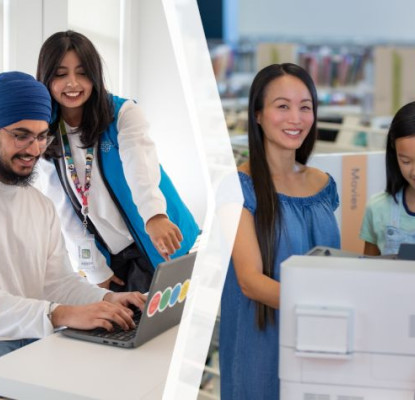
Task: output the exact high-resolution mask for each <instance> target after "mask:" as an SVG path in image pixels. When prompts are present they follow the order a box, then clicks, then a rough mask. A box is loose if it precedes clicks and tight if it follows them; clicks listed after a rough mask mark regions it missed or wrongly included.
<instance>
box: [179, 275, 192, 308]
mask: <svg viewBox="0 0 415 400" xmlns="http://www.w3.org/2000/svg"><path fill="white" fill-rule="evenodd" d="M189 285H190V279H187V280H185V281H184V282H183V285H182V288H181V290H180V294H179V303H181V302H182V301H184V299H185V298H186V296H187V292H188V291H189Z"/></svg>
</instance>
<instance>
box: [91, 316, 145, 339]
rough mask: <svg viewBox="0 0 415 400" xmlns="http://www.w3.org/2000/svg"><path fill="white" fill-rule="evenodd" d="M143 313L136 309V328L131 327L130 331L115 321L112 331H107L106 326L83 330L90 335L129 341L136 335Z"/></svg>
mask: <svg viewBox="0 0 415 400" xmlns="http://www.w3.org/2000/svg"><path fill="white" fill-rule="evenodd" d="M141 315H142V312H141V310H140V309H139V308H137V309H134V316H133V320H134V323H135V328H134V329H130V330H128V331H125V330H124V329H122V328H121V327H120V326H119V325H117V324H114V323H113V326H114V329H113V330H112V331H111V332H109V331H107V330H106V329H104V328H95V329H91V330H88V331H83V332H84V334H86V335H88V336H97V337H102V338H104V339H114V340H121V341H128V340H130V339H132V338H133V337H134V336H135V333H136V331H137V328H138V324H139V322H140V319H141Z"/></svg>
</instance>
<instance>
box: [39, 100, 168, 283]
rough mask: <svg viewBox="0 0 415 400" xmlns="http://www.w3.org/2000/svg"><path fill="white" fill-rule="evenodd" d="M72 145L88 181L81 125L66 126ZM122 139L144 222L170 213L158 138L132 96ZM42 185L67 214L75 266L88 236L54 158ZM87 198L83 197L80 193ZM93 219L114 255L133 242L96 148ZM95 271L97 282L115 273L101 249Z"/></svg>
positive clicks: (122, 119)
mask: <svg viewBox="0 0 415 400" xmlns="http://www.w3.org/2000/svg"><path fill="white" fill-rule="evenodd" d="M65 127H66V130H67V133H68V139H69V143H70V146H71V152H72V159H73V161H74V164H75V168H76V171H77V174H78V177H79V180H80V182H81V185H82V186H83V185H84V182H85V155H86V149H82V148H81V146H82V144H81V141H80V135H79V134H77V133H71V132H73V131H76V128H73V127H70V126H68V125H65ZM117 129H118V144H119V151H120V157H121V161H122V164H123V170H124V174H125V178H126V180H127V183H128V185H129V187H130V190H131V192H132V196H133V200H134V203H135V204H136V206H137V209H138V212H139V214H140V215H141V216H142V218H143V220H144V223H147V221H148V220H149V219H150V218H151V217H153V216H155V215H157V214H166V212H167V211H166V200H165V198H164V195H163V193H162V192H161V191H160V189H159V183H160V167H159V161H158V157H157V152H156V148H155V145H154V142H153V141H152V140H151V138H150V136H149V134H148V129H149V124H148V122H147V121H146V119H145V117H144V115H143V113H142V111H141V108H140V107H139V106H138V105H137V104H136V103H134V102H133V101H131V100H128V101H126V102H125V103H124V104H123V105H122V107H121V109H120V111H119V113H118V120H117ZM40 166H41V168H40V172H41V174H40V175H41V180H40V188H41V190H42V192H43V193H44V194H46V195H47V196H48V197H50V198H51V199H52V200H53V202H54V204H55V206H56V208H57V211H58V214H59V217H60V219H61V223H62V227H63V234H64V237H65V242H66V244H67V247H68V250H69V254H70V255H71V260H72V263H73V265H74V269H77V268H78V265H77V254H78V247H77V244H76V240H77V239H78V238H80V237H82V236H83V226H82V222H81V221H80V219H79V218H78V216H77V215H76V213H75V212H74V210H73V208H72V206H71V204H70V201H69V200H68V199H67V196H66V194H65V192H64V190H63V188H62V186H61V183H60V181H59V177H58V175H57V172H56V170H55V167H54V165H53V164H52V163H50V162H45V161H44V160H42V161H41V162H40ZM66 173H67V178H68V182H69V183H70V185H71V188H72V190H73V192H74V193H77V192H76V189H75V185H74V184H73V181H72V179H71V176H70V173H69V171H68V170H67V171H66ZM78 200H79V202H80V203H81V196H80V195H78ZM88 201H89V215H88V216H89V218H90V219H91V221H92V223H93V224H94V225H95V227H96V228H97V230H98V232H99V233H100V235H101V237H102V238H103V240H104V241H105V243H106V245H107V246H108V248H109V250H110V252H111V253H112V254H117V253H119V252H120V251H121V250H123V249H125V248H126V247H128V245H130V244H131V243H132V242H133V238H132V237H131V235H130V232H129V230H128V228H127V226H126V224H125V222H124V220H123V218H122V216H121V214H120V212H119V211H118V209H117V207H116V205H115V204H114V202H113V201H112V199H111V196H110V194H109V192H108V190H107V188H106V186H105V183H104V181H103V179H102V176H101V174H100V171H99V169H98V167H97V161H96V149H94V160H93V164H92V171H91V189H90V194H89V199H88ZM95 253H96V263H95V269H94V270H88V271H85V272H86V274H87V277H88V280H89V281H90V282H91V283H101V282H104V281H105V280H107V279H108V278H109V277H110V276H111V275H112V274H113V272H112V270H111V269H110V268H109V267H108V265H107V263H106V260H105V257H104V256H103V255H102V254H101V253H100V252H99V251H98V250H97V251H96V252H95Z"/></svg>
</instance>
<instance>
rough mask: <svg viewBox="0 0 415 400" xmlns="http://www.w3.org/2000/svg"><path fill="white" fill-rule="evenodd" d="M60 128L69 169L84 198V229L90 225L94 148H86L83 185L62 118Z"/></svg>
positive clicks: (76, 186) (77, 189) (77, 188)
mask: <svg viewBox="0 0 415 400" xmlns="http://www.w3.org/2000/svg"><path fill="white" fill-rule="evenodd" d="M59 130H60V133H61V135H62V141H63V146H64V150H65V160H66V164H67V168H68V171H69V172H70V173H71V178H72V181H73V183H74V185H75V188H76V191H77V192H78V193H79V194H80V195H81V199H82V211H81V212H82V215H83V216H84V220H83V222H82V224H83V226H84V231H85V232H86V229H87V227H88V222H87V217H88V212H89V208H88V197H89V190H90V189H91V171H92V161H93V159H94V148H93V147H88V148H87V149H86V156H85V184H84V186H83V187H82V186H81V183H80V181H79V177H78V174H77V172H76V168H75V163H74V162H73V158H72V153H71V146H70V145H69V139H68V134H67V133H66V128H65V123H64V122H63V120H62V119H61V120H60V122H59Z"/></svg>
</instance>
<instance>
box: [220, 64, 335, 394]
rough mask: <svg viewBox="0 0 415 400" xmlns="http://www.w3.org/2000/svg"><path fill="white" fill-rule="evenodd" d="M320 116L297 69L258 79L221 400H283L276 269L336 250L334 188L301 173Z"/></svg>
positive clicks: (225, 306) (223, 340)
mask: <svg viewBox="0 0 415 400" xmlns="http://www.w3.org/2000/svg"><path fill="white" fill-rule="evenodd" d="M316 115H317V95H316V89H315V87H314V83H313V81H312V80H311V78H310V76H309V75H308V74H307V72H306V71H305V70H303V69H302V68H300V67H299V66H297V65H294V64H280V65H279V64H275V65H271V66H268V67H266V68H264V69H263V70H261V71H260V72H259V73H258V74H257V76H256V77H255V79H254V81H253V83H252V86H251V90H250V97H249V106H248V118H249V127H248V139H249V154H250V159H249V161H248V162H246V163H245V164H242V165H241V166H240V167H239V178H240V182H241V186H242V191H243V195H244V200H245V201H244V208H243V210H242V214H241V219H240V222H239V227H238V232H237V234H236V238H235V242H234V247H233V251H232V262H231V265H230V267H229V270H228V275H227V278H226V282H225V287H224V291H223V296H222V309H221V327H220V344H219V351H220V369H221V399H222V400H228V399H235V400H236V399H238V400H241V399H247V400H248V399H278V398H279V382H278V330H279V327H278V323H279V320H278V309H279V293H280V284H279V277H280V264H281V262H282V261H284V260H285V259H286V258H288V257H289V256H291V255H293V254H304V253H306V252H307V251H308V250H310V249H311V248H312V247H314V246H317V245H326V246H330V247H337V248H338V247H339V245H340V236H339V230H338V227H337V222H336V219H335V217H334V210H335V209H336V208H337V207H338V204H339V199H338V195H337V189H336V184H335V182H334V180H333V179H332V178H331V177H330V176H329V175H328V174H325V173H324V172H322V171H320V170H318V169H315V168H311V167H308V166H306V165H305V164H306V162H307V159H308V157H309V155H310V153H311V151H312V149H313V146H314V142H315V140H316ZM235 332H236V335H235Z"/></svg>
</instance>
